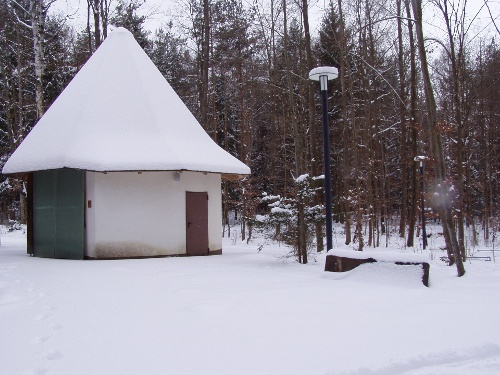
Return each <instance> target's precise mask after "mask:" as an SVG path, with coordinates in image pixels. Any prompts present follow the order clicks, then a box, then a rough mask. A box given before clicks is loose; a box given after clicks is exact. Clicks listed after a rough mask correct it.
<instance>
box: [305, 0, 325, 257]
mask: <svg viewBox="0 0 500 375" xmlns="http://www.w3.org/2000/svg"><path fill="white" fill-rule="evenodd" d="M302 16H303V20H304V38H305V47H306V60H307V69H308V70H309V71H311V69H313V68H314V59H313V54H312V50H311V34H310V32H309V9H308V2H307V0H302ZM316 86H317V85H313V82H309V84H308V85H307V99H308V100H307V103H308V109H309V139H310V149H311V174H312V176H313V177H315V176H317V175H318V170H319V168H318V164H319V163H318V161H319V159H320V157H321V156H320V153H319V152H318V146H317V142H316V141H317V137H318V136H317V127H316V106H315V103H314V87H316ZM313 200H314V205H315V206H318V205H320V204H321V202H320V195H319V194H314V197H313ZM315 229H316V250H317V251H318V252H320V251H323V250H324V244H323V226H322V225H321V223H317V224H316V225H315Z"/></svg>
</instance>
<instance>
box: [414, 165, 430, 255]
mask: <svg viewBox="0 0 500 375" xmlns="http://www.w3.org/2000/svg"><path fill="white" fill-rule="evenodd" d="M413 160H415V161H419V162H420V206H421V209H422V247H423V248H424V250H425V248H426V247H427V233H426V231H425V210H424V160H427V157H426V156H415V159H413Z"/></svg>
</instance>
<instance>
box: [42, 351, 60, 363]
mask: <svg viewBox="0 0 500 375" xmlns="http://www.w3.org/2000/svg"><path fill="white" fill-rule="evenodd" d="M43 357H44V358H45V359H48V360H49V361H58V360H60V359H61V358H63V357H64V355H63V354H62V353H61V352H60V351H59V350H57V349H52V350H50V351H48V352H47V353H45V355H44V356H43Z"/></svg>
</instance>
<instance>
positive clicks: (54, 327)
mask: <svg viewBox="0 0 500 375" xmlns="http://www.w3.org/2000/svg"><path fill="white" fill-rule="evenodd" d="M47 327H49V328H52V329H53V330H55V331H58V330H60V329H62V328H63V325H62V324H59V323H48V324H47Z"/></svg>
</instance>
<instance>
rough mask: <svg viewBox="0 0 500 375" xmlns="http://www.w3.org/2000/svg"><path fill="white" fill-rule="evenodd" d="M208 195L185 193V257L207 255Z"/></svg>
mask: <svg viewBox="0 0 500 375" xmlns="http://www.w3.org/2000/svg"><path fill="white" fill-rule="evenodd" d="M208 250H209V249H208V194H207V193H206V192H203V193H192V192H189V191H188V192H186V252H187V255H208Z"/></svg>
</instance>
